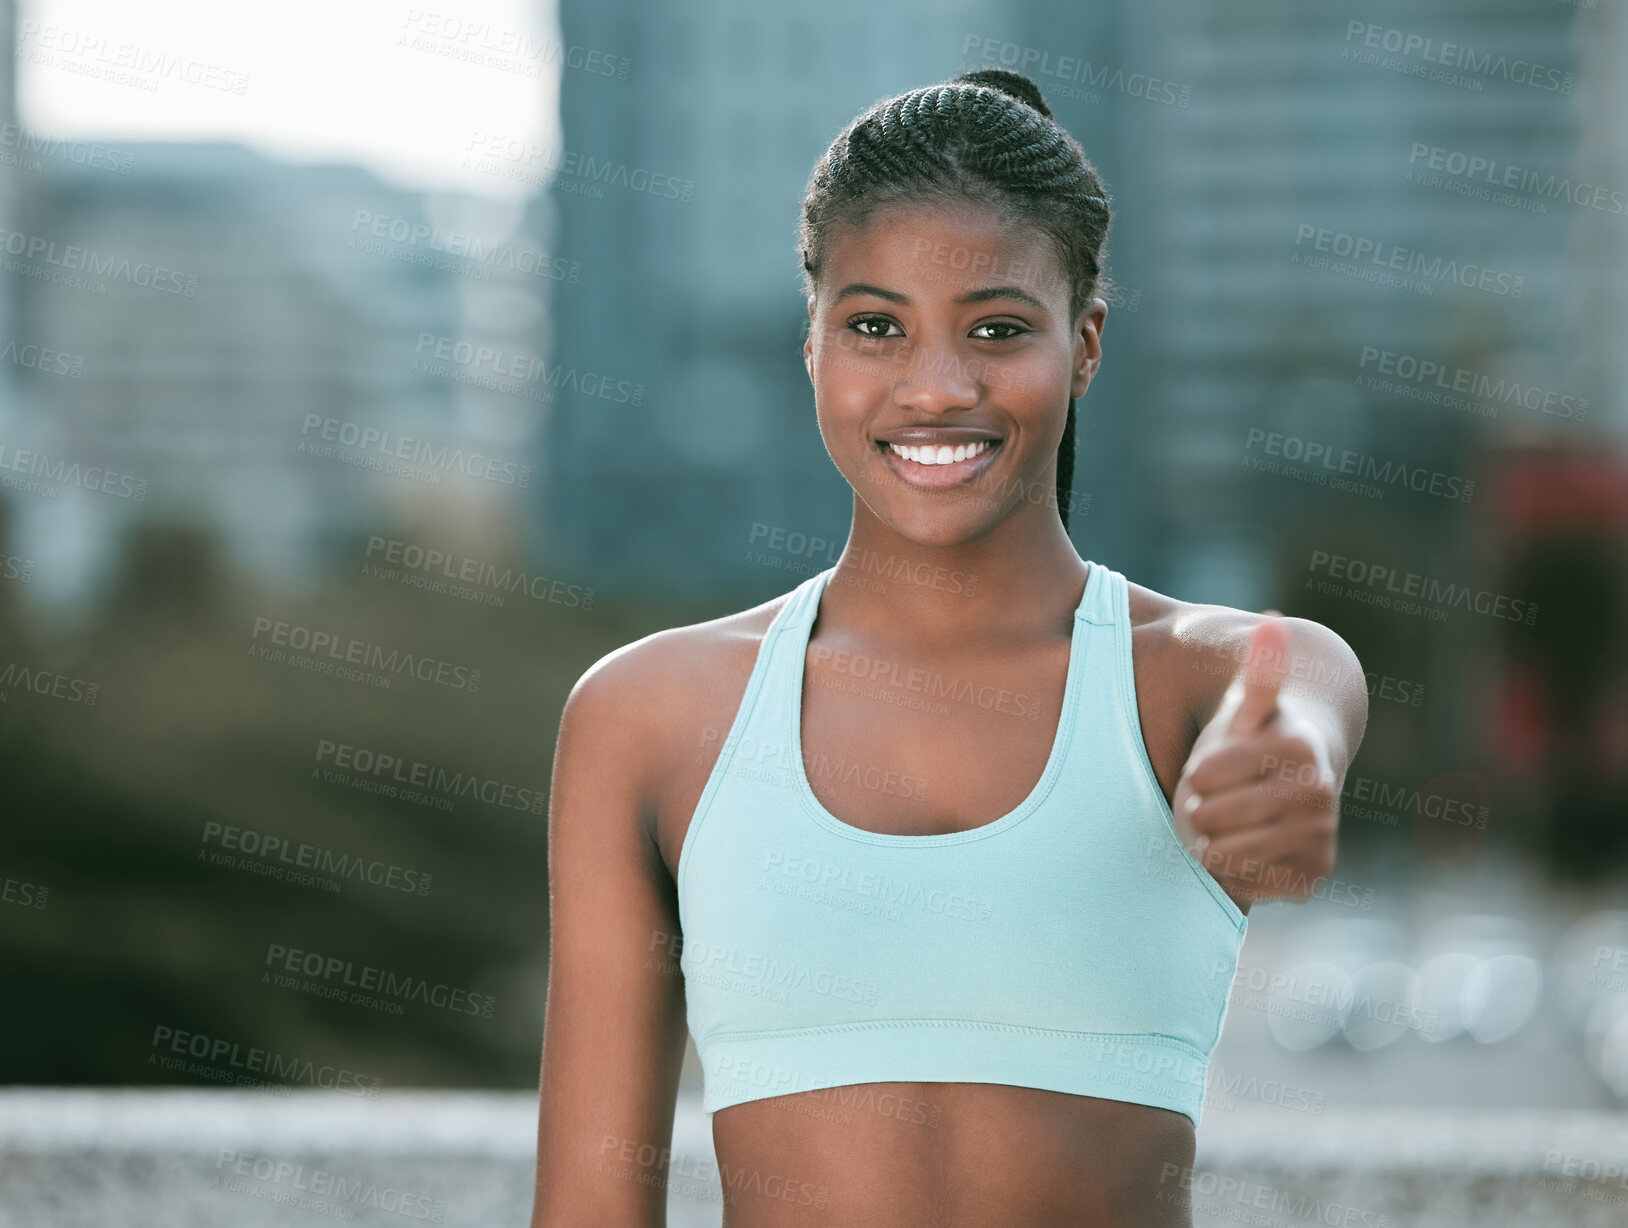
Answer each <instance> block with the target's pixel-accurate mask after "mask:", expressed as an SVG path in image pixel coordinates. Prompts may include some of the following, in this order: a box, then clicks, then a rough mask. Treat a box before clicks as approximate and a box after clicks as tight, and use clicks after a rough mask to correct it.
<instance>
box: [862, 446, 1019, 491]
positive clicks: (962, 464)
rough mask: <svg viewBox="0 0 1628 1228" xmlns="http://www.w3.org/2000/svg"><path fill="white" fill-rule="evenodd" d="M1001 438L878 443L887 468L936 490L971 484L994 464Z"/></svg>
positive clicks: (917, 483)
mask: <svg viewBox="0 0 1628 1228" xmlns="http://www.w3.org/2000/svg"><path fill="white" fill-rule="evenodd" d="M1002 442H1003V441H1002V440H999V439H975V440H972V441H970V442H968V443H959V444H898V443H890V442H888V441H887V440H885V439H879V440H877V441H876V446H877V447H878V448H879V449H881V451H882V455H883V456H884V457H885V458H886V460H887V466H888V468H889V469H891V470H893V472H894V473H896V474H897V475H898V476H899V477H900V478H901V479H903V480H904V481H906V482H908V483H910V484H911V485H912V486H915V487H918V488H922V489H934V488H939V487H945V486H955V485H957V484H958V483H961V482H965V481H969V480H970V479H971V478H972V477H973V476H974V475H975V474H977V473H978V472H980V471H981V470H983V469H985V468H986V467H987V466H989V465H990V464H992V463H993V462H994V458H995V456H996V454H997V453H999V451H1000V447H1001V443H1002Z"/></svg>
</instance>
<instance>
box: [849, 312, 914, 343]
mask: <svg viewBox="0 0 1628 1228" xmlns="http://www.w3.org/2000/svg"><path fill="white" fill-rule="evenodd" d="M848 327H849V328H850V329H852V330H853V331H854V332H856V333H858V334H859V335H860V336H861V337H867V338H869V339H871V340H872V341H878V340H881V339H882V338H884V337H886V336H888V334H887V333H886V332H872V331H870V330H871V329H872V328H880V329H888V328H897V327H898V325H896V324H895V323H894V322H893V321H892V320H890V319H888V318H887V317H886V316H857V317H855V318H854V319H852V320H850V321H848ZM897 335H898V336H901V337H902V336H904V334H903V333H902V332H900V333H898V334H897Z"/></svg>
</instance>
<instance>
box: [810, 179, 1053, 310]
mask: <svg viewBox="0 0 1628 1228" xmlns="http://www.w3.org/2000/svg"><path fill="white" fill-rule="evenodd" d="M855 281H861V282H867V283H870V284H872V285H876V286H878V287H881V288H883V289H890V290H898V291H900V292H902V293H904V294H907V295H909V296H910V298H911V299H912V300H913V301H914V300H916V299H917V298H918V296H929V297H930V296H940V295H941V296H944V297H949V298H953V297H955V296H956V295H957V294H960V293H963V292H965V291H967V290H976V289H980V288H983V287H986V286H994V285H1012V286H1017V287H1019V288H1021V289H1023V290H1024V291H1026V292H1027V293H1029V294H1031V295H1033V296H1034V297H1036V298H1038V299H1040V300H1041V301H1043V302H1053V301H1054V300H1055V301H1056V302H1057V303H1058V304H1061V305H1062V306H1063V307H1066V305H1067V302H1068V293H1069V287H1068V281H1067V278H1066V276H1065V273H1064V270H1063V267H1062V262H1061V261H1060V260H1059V259H1058V256H1057V249H1056V245H1055V244H1054V243H1053V242H1052V239H1051V237H1050V236H1049V235H1048V234H1047V233H1046V232H1045V231H1043V230H1041V229H1040V228H1039V227H1037V226H1035V225H1034V224H1033V223H1032V222H1028V221H1025V220H1024V219H1022V218H1018V217H1014V216H1011V215H1009V214H1005V213H1002V212H1000V211H997V210H995V209H993V208H991V207H989V206H986V205H980V204H976V203H974V202H972V201H966V202H933V203H930V204H922V203H904V202H901V203H898V204H890V205H885V206H883V207H881V208H879V209H877V210H875V211H874V212H872V213H870V214H869V215H868V216H866V217H864V218H863V219H861V220H859V221H857V222H852V221H850V222H839V223H837V224H836V225H835V226H833V227H832V229H831V231H830V235H829V238H828V241H827V245H826V251H825V259H824V261H823V262H822V267H821V270H820V282H821V284H822V287H823V288H825V289H826V290H827V291H828V292H834V291H835V290H836V289H838V288H840V287H842V286H845V285H848V284H849V283H851V282H855Z"/></svg>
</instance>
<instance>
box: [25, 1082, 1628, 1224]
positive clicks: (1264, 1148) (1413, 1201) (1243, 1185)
mask: <svg viewBox="0 0 1628 1228" xmlns="http://www.w3.org/2000/svg"><path fill="white" fill-rule="evenodd" d="M535 1139H536V1097H535V1095H534V1094H533V1093H530V1092H504V1093H486V1092H389V1093H383V1094H381V1095H380V1096H379V1098H378V1099H377V1100H366V1099H361V1098H359V1097H355V1096H349V1095H342V1094H337V1093H331V1092H315V1091H294V1092H290V1093H289V1094H287V1095H279V1094H271V1093H266V1092H243V1091H224V1090H223V1091H215V1090H209V1089H197V1090H194V1089H171V1090H154V1091H147V1090H128V1091H126V1090H118V1091H85V1090H77V1089H75V1090H36V1089H9V1090H0V1191H3V1194H0V1228H47V1226H48V1228H59V1226H60V1228H80V1226H82V1225H83V1226H85V1228H115V1226H117V1228H149V1226H151V1228H159V1226H160V1225H162V1226H163V1228H187V1226H190V1225H222V1226H225V1225H230V1226H232V1228H239V1226H241V1228H261V1226H262V1225H268V1226H269V1225H288V1224H290V1223H294V1224H309V1223H320V1222H324V1221H326V1222H350V1223H361V1224H397V1225H401V1224H405V1223H411V1222H415V1221H416V1222H420V1223H445V1224H467V1225H471V1226H475V1225H478V1226H480V1228H503V1226H512V1228H524V1226H525V1224H526V1221H527V1218H528V1216H529V1213H530V1208H531V1189H532V1173H533V1168H532V1165H533V1155H534V1147H535ZM673 1149H674V1152H675V1154H676V1155H678V1156H680V1157H682V1158H683V1161H684V1163H682V1164H675V1171H684V1170H688V1171H690V1172H692V1173H693V1172H694V1171H695V1169H696V1165H697V1164H698V1163H700V1162H703V1161H705V1162H710V1161H711V1159H712V1141H711V1134H710V1122H709V1119H708V1118H707V1117H706V1116H705V1115H704V1114H702V1113H701V1111H700V1101H699V1097H698V1096H696V1095H693V1094H686V1095H685V1096H684V1097H682V1098H681V1100H680V1104H679V1109H678V1113H677V1116H676V1118H675V1121H674V1147H673ZM703 1171H709V1170H707V1169H706V1168H703ZM1184 1176H1188V1175H1185V1174H1177V1175H1175V1176H1174V1177H1173V1178H1172V1180H1173V1183H1174V1182H1176V1181H1180V1180H1182V1179H1183V1177H1184ZM1189 1179H1190V1181H1191V1191H1192V1193H1191V1196H1192V1199H1193V1210H1194V1221H1195V1223H1196V1224H1200V1225H1205V1224H1223V1223H1226V1224H1236V1223H1252V1224H1259V1225H1285V1226H1290V1225H1318V1224H1337V1225H1340V1226H1341V1228H1357V1226H1359V1225H1360V1226H1363V1228H1381V1226H1383V1228H1411V1226H1412V1225H1420V1226H1421V1228H1422V1226H1424V1225H1429V1226H1430V1228H1456V1226H1458V1225H1463V1226H1464V1228H1470V1226H1472V1225H1473V1226H1474V1228H1503V1226H1505V1225H1509V1226H1514V1225H1520V1226H1521V1228H1534V1226H1536V1225H1547V1224H1556V1225H1568V1226H1570V1225H1579V1226H1585V1228H1591V1226H1593V1225H1601V1226H1602V1228H1603V1226H1606V1225H1612V1226H1620V1225H1621V1224H1623V1223H1628V1116H1624V1115H1613V1114H1604V1113H1588V1112H1536V1111H1534V1112H1525V1111H1504V1112H1496V1111H1487V1110H1475V1111H1468V1110H1466V1111H1446V1110H1426V1109H1365V1110H1360V1111H1359V1110H1348V1111H1343V1112H1340V1113H1327V1114H1323V1115H1319V1116H1315V1117H1314V1116H1308V1115H1306V1114H1302V1113H1292V1112H1286V1111H1284V1110H1282V1109H1275V1108H1268V1109H1263V1108H1254V1109H1248V1110H1246V1109H1244V1108H1242V1107H1240V1108H1238V1109H1237V1110H1235V1111H1232V1112H1227V1113H1208V1114H1206V1117H1205V1124H1204V1128H1203V1130H1202V1131H1201V1132H1200V1136H1199V1154H1198V1165H1197V1169H1196V1172H1195V1173H1194V1174H1191V1175H1190V1178H1189ZM721 1197H722V1196H721V1193H720V1192H719V1188H718V1180H717V1177H716V1175H713V1176H711V1178H710V1180H709V1181H703V1180H700V1179H698V1178H680V1177H677V1176H675V1177H674V1179H673V1183H672V1186H671V1188H670V1189H669V1198H668V1206H669V1212H668V1213H669V1224H670V1225H671V1228H703V1226H707V1228H716V1225H717V1224H718V1223H719V1222H720V1219H721V1208H722V1202H721Z"/></svg>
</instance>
